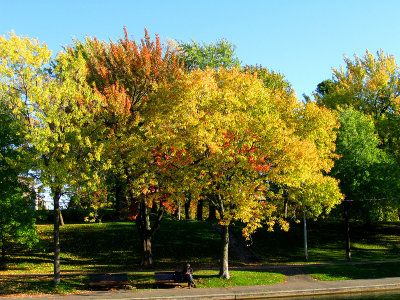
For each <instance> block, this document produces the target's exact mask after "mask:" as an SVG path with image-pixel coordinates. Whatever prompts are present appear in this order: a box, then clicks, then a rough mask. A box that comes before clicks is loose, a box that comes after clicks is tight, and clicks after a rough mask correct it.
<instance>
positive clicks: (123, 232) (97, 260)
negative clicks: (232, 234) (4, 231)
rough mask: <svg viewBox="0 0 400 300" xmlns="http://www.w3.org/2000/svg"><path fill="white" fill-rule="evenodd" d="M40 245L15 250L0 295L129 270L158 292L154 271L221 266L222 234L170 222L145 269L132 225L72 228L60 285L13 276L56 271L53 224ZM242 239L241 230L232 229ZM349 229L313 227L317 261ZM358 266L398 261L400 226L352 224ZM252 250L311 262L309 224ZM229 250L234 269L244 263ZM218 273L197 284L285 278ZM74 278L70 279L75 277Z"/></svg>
mask: <svg viewBox="0 0 400 300" xmlns="http://www.w3.org/2000/svg"><path fill="white" fill-rule="evenodd" d="M37 228H38V232H39V237H40V243H39V244H38V245H37V246H35V247H34V248H33V249H31V250H29V249H24V248H22V247H19V248H15V249H12V252H10V253H13V255H12V256H7V259H8V267H9V268H8V270H6V271H0V295H1V293H2V294H6V295H15V294H20V293H28V294H36V293H45V294H65V293H76V292H85V291H88V286H87V281H88V278H87V276H72V275H71V274H72V273H85V274H86V273H100V272H127V273H128V274H129V280H130V281H131V285H134V286H135V287H136V288H138V289H142V288H145V289H146V288H152V287H153V283H154V279H153V272H152V270H154V269H156V270H179V269H181V268H182V266H183V265H184V264H185V263H187V262H190V263H191V264H192V266H193V267H194V269H195V271H197V270H199V269H207V268H216V267H218V265H219V254H220V246H221V240H220V234H219V233H218V232H217V231H216V230H215V229H214V228H213V226H212V223H210V222H198V221H180V222H177V221H174V220H172V219H171V218H164V219H163V220H162V223H161V227H160V229H159V230H158V231H157V232H156V235H155V237H154V239H153V257H154V266H153V267H151V268H149V269H147V271H148V272H142V273H138V271H146V269H145V268H142V267H141V266H140V265H139V264H138V263H139V261H140V247H139V246H140V244H139V241H138V238H137V232H136V228H135V226H134V224H133V223H128V222H116V223H103V224H69V225H65V226H63V227H61V233H60V239H61V242H60V244H61V270H62V273H63V274H66V275H65V276H63V277H62V284H61V285H59V286H57V287H55V286H54V285H53V284H52V279H51V277H43V276H41V277H19V276H14V277H10V276H8V275H23V274H51V273H52V272H53V233H52V231H53V227H52V225H38V226H37ZM232 228H233V230H234V231H236V232H237V233H238V236H240V232H239V231H240V226H238V225H236V226H233V227H232ZM343 232H344V229H343V227H342V225H341V224H336V223H324V222H318V223H314V222H309V231H308V237H309V240H308V242H309V244H308V246H309V258H310V263H311V262H343V261H345V252H344V239H343V236H344V234H343ZM351 238H352V258H353V261H375V260H395V259H398V258H399V257H400V251H399V249H400V226H399V224H398V223H392V224H389V223H388V224H381V225H378V226H374V227H372V228H365V227H363V226H359V225H358V226H357V225H353V226H352V229H351ZM252 242H253V243H252V245H251V246H250V249H251V250H252V251H253V252H254V253H255V254H256V255H257V257H258V258H259V263H260V264H270V263H276V264H288V263H295V264H296V263H304V248H303V228H302V224H294V225H293V226H292V227H291V229H290V231H289V232H282V231H279V230H277V231H275V232H268V231H267V230H264V229H262V230H260V231H258V232H257V233H256V234H254V235H253V236H252ZM242 265H243V263H242V262H241V261H240V260H239V259H238V257H237V256H236V255H235V253H234V252H233V251H230V266H242ZM399 267H400V264H379V265H378V264H376V265H375V264H369V265H346V266H343V265H340V266H330V267H322V266H318V267H314V266H312V267H311V266H310V267H309V268H304V272H307V273H310V274H312V275H313V276H314V277H315V278H317V279H319V280H339V279H356V278H378V277H388V276H400V274H399V272H397V269H400V268H399ZM217 273H218V272H217V271H197V272H195V280H196V281H197V286H198V287H213V286H233V285H257V284H269V283H276V282H280V281H282V280H283V278H284V276H283V275H280V274H273V273H268V272H259V271H258V272H255V271H254V272H253V271H240V272H239V271H231V272H230V274H231V277H232V278H231V279H230V280H228V281H227V280H221V279H220V278H218V276H217ZM68 274H69V275H68Z"/></svg>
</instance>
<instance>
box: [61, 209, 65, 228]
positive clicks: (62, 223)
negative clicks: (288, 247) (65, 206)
mask: <svg viewBox="0 0 400 300" xmlns="http://www.w3.org/2000/svg"><path fill="white" fill-rule="evenodd" d="M60 226H64V218H63V216H62V213H61V209H60Z"/></svg>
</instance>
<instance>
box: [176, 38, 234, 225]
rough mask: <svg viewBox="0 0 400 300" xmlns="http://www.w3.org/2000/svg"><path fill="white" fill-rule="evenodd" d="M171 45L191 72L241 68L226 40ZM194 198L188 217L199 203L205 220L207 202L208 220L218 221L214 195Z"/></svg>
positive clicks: (198, 211)
mask: <svg viewBox="0 0 400 300" xmlns="http://www.w3.org/2000/svg"><path fill="white" fill-rule="evenodd" d="M170 44H171V45H172V46H173V47H174V48H175V49H176V50H177V51H178V52H179V53H180V54H181V59H183V61H184V65H185V69H186V70H187V71H189V72H191V71H193V70H196V69H201V70H205V69H206V68H212V69H215V70H218V69H219V68H220V67H223V68H227V69H229V68H233V67H236V68H240V62H239V59H238V58H237V56H236V54H235V50H236V47H235V46H234V45H233V44H232V43H230V42H229V41H227V40H225V39H221V40H219V41H217V42H215V43H210V44H206V43H202V44H199V43H197V42H196V41H194V40H192V42H191V43H185V42H183V41H180V42H176V41H170ZM192 198H193V197H187V202H186V203H185V215H186V218H190V217H189V216H188V212H189V208H190V205H191V203H192V202H197V205H196V218H197V219H198V220H202V219H203V205H204V202H205V201H206V202H207V203H208V211H209V213H208V219H209V220H215V219H216V209H215V207H214V206H213V201H212V199H214V195H213V194H212V193H211V194H210V193H209V194H206V195H202V197H200V198H198V199H192Z"/></svg>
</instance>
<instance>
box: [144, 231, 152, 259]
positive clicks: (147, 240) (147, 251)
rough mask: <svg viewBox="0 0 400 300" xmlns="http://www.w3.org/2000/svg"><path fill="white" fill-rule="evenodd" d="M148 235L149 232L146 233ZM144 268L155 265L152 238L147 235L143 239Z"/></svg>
mask: <svg viewBox="0 0 400 300" xmlns="http://www.w3.org/2000/svg"><path fill="white" fill-rule="evenodd" d="M146 233H147V232H146ZM142 242H143V253H142V261H141V265H142V266H151V265H153V254H152V252H151V237H150V236H148V235H147V234H146V236H145V237H144V238H143V241H142Z"/></svg>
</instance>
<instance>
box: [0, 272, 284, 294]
mask: <svg viewBox="0 0 400 300" xmlns="http://www.w3.org/2000/svg"><path fill="white" fill-rule="evenodd" d="M230 275H231V278H230V279H229V280H224V279H220V278H219V277H218V271H198V272H196V273H195V274H194V276H193V278H194V281H195V283H196V287H197V288H204V287H228V286H243V285H266V284H273V283H280V282H283V281H284V280H285V276H284V275H282V274H279V273H271V272H263V271H257V272H254V271H230ZM153 276H154V273H153V272H140V273H128V280H129V285H130V286H132V287H133V288H135V289H151V288H155V284H154V277H153ZM88 282H89V280H88V276H63V277H62V279H61V283H60V284H59V285H58V286H57V287H55V286H54V284H53V283H52V278H51V277H1V278H0V287H1V289H0V296H1V295H9V296H10V295H22V294H27V295H39V294H73V293H83V292H89V291H90V290H91V289H90V288H89V286H88ZM183 286H185V284H184V285H183ZM160 288H162V287H160Z"/></svg>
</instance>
